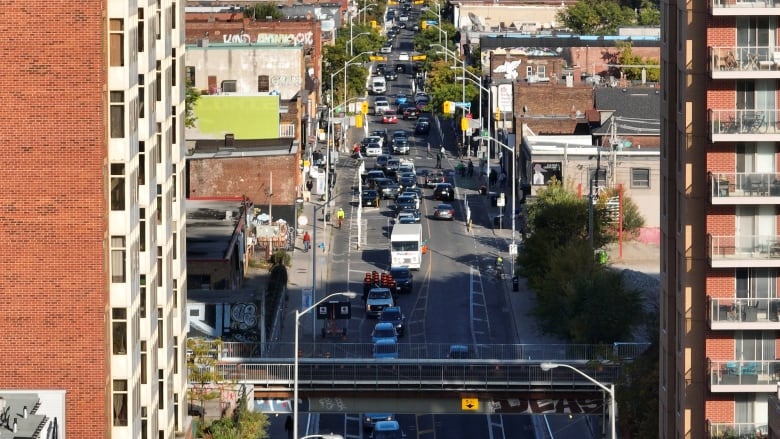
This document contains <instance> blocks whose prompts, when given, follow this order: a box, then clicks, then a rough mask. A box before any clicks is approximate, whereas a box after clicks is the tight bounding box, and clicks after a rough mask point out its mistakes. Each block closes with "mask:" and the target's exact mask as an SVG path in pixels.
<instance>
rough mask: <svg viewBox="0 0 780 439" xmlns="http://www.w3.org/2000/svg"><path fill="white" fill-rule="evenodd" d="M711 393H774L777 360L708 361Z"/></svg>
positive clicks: (778, 368)
mask: <svg viewBox="0 0 780 439" xmlns="http://www.w3.org/2000/svg"><path fill="white" fill-rule="evenodd" d="M709 367H710V391H712V392H776V391H777V383H778V382H780V361H778V360H727V361H713V360H710V361H709Z"/></svg>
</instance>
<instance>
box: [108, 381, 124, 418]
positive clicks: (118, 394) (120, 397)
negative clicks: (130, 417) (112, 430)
mask: <svg viewBox="0 0 780 439" xmlns="http://www.w3.org/2000/svg"><path fill="white" fill-rule="evenodd" d="M112 389H113V393H112V397H113V398H112V399H113V403H114V404H113V409H114V426H115V427H127V380H114V382H113V384H112Z"/></svg>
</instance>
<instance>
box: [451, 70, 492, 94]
mask: <svg viewBox="0 0 780 439" xmlns="http://www.w3.org/2000/svg"><path fill="white" fill-rule="evenodd" d="M458 68H460V67H458ZM461 79H465V80H467V81H469V82H471V83H472V84H474V85H476V86H477V87H479V88H480V89H481V90H482V91H483V92H485V93H489V91H488V89H486V88H485V87H483V86H482V84H481V83H479V82H478V81H476V80H474V79H471V78H469V77H467V76H456V77H455V80H456V81H459V80H461Z"/></svg>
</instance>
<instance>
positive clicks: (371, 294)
mask: <svg viewBox="0 0 780 439" xmlns="http://www.w3.org/2000/svg"><path fill="white" fill-rule="evenodd" d="M394 305H395V302H394V301H393V293H392V292H391V291H390V289H389V288H371V289H370V290H369V291H368V295H367V296H366V315H367V316H369V317H379V315H380V314H382V310H384V309H385V308H387V307H388V306H394Z"/></svg>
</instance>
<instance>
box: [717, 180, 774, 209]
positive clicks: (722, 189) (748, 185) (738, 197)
mask: <svg viewBox="0 0 780 439" xmlns="http://www.w3.org/2000/svg"><path fill="white" fill-rule="evenodd" d="M709 179H710V203H711V204H713V205H738V204H741V205H749V204H780V173H777V172H759V173H756V172H718V173H715V172H711V173H710V174H709Z"/></svg>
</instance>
